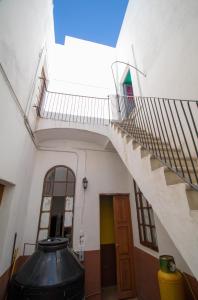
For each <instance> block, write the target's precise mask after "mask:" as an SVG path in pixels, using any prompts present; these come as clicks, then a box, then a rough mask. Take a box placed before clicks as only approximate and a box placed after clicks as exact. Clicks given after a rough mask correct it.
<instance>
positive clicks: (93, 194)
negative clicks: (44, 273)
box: [24, 140, 129, 250]
mask: <svg viewBox="0 0 198 300" xmlns="http://www.w3.org/2000/svg"><path fill="white" fill-rule="evenodd" d="M68 143H69V144H70V145H71V146H70V147H69V145H68ZM42 147H44V148H45V150H46V148H48V151H38V152H37V155H36V163H35V168H34V174H33V178H32V185H31V192H30V197H29V200H28V203H29V205H28V214H27V219H26V226H25V228H26V230H25V235H24V242H30V243H31V242H32V243H34V242H35V240H36V234H37V228H38V220H39V213H40V205H41V197H42V188H43V180H44V176H45V174H46V173H47V171H48V170H49V169H50V168H51V167H53V166H56V165H65V166H68V167H70V168H71V169H72V170H73V171H74V173H75V174H76V193H75V213H74V248H75V249H76V250H77V249H78V245H79V235H80V232H84V234H85V249H86V250H95V249H99V247H100V234H99V195H100V193H115V192H117V193H127V192H129V188H128V173H127V172H126V169H125V167H124V165H123V163H122V162H121V160H120V158H119V156H118V155H117V154H116V153H115V152H107V151H104V150H103V149H102V147H101V146H99V145H98V146H96V145H95V144H93V145H91V144H90V143H87V145H86V143H85V142H81V141H79V142H77V141H64V140H62V141H58V140H56V141H46V142H43V143H42ZM86 148H88V149H89V150H86ZM84 176H86V177H87V179H88V188H87V190H86V191H84V190H83V187H82V178H83V177H84Z"/></svg>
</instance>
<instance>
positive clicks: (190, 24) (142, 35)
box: [116, 0, 198, 99]
mask: <svg viewBox="0 0 198 300" xmlns="http://www.w3.org/2000/svg"><path fill="white" fill-rule="evenodd" d="M197 14H198V2H197V1H196V0H190V1H188V2H187V1H185V0H173V1H157V0H151V1H146V0H130V1H129V5H128V9H127V12H126V15H125V19H124V22H123V25H122V29H121V33H120V36H119V39H118V43H117V46H116V51H117V58H119V59H123V60H124V61H126V62H129V63H131V64H133V65H136V66H137V67H138V68H139V69H141V70H142V71H143V72H145V73H146V76H147V77H146V78H144V77H143V76H141V75H139V80H140V85H141V90H142V95H143V96H157V97H168V98H181V99H197V96H198V90H197V83H198V81H197V68H198V60H197V49H198V35H197V28H198V19H197ZM132 47H133V49H132ZM132 76H133V78H134V81H135V82H134V88H135V95H137V96H138V95H141V91H140V89H139V87H138V83H137V80H136V79H137V76H136V72H134V71H132Z"/></svg>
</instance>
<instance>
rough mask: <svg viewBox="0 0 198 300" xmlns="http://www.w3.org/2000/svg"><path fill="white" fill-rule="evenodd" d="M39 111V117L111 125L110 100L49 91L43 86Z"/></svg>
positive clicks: (40, 93)
mask: <svg viewBox="0 0 198 300" xmlns="http://www.w3.org/2000/svg"><path fill="white" fill-rule="evenodd" d="M39 98H40V100H39V101H38V102H39V103H38V105H37V106H36V107H37V113H38V115H39V117H41V118H45V119H53V120H59V121H65V122H73V123H82V124H94V125H109V124H110V100H109V98H96V97H89V96H81V95H71V94H65V93H58V92H52V91H48V90H47V89H46V87H45V86H41V91H40V92H39Z"/></svg>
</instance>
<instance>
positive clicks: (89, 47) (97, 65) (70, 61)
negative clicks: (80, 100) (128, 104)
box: [48, 36, 115, 98]
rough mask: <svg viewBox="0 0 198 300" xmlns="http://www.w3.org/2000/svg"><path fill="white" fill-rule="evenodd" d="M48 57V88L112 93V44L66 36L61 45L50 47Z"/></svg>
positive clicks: (99, 94) (97, 94)
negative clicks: (107, 44)
mask: <svg viewBox="0 0 198 300" xmlns="http://www.w3.org/2000/svg"><path fill="white" fill-rule="evenodd" d="M49 58H50V61H49V78H48V79H49V80H50V82H49V85H48V88H49V90H52V91H58V92H62V93H67V94H73V95H84V96H92V97H105V98H106V97H107V96H108V95H110V94H114V93H115V89H114V82H113V77H112V74H111V64H112V62H113V61H114V60H115V48H113V47H109V46H105V45H102V44H97V43H93V42H89V41H85V40H81V39H77V38H73V37H69V36H66V37H65V44H64V45H58V44H56V45H54V46H52V47H51V49H50V50H49Z"/></svg>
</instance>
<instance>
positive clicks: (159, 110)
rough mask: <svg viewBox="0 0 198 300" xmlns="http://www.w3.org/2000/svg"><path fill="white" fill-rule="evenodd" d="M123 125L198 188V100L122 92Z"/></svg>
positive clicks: (142, 144) (153, 152)
mask: <svg viewBox="0 0 198 300" xmlns="http://www.w3.org/2000/svg"><path fill="white" fill-rule="evenodd" d="M119 101H120V104H121V119H122V121H121V122H119V126H120V128H122V130H124V131H125V132H126V133H127V134H129V135H131V136H132V137H133V139H134V140H135V141H137V142H138V143H139V144H140V145H141V146H142V147H143V148H145V149H147V150H148V151H149V152H150V153H151V154H152V155H153V157H155V158H157V159H159V160H160V161H161V162H162V163H163V164H164V165H166V166H167V167H168V168H169V169H171V170H172V171H173V172H175V173H176V174H177V175H178V176H180V177H181V178H182V179H183V180H184V181H185V182H187V183H188V184H190V186H191V187H193V188H194V189H196V190H198V164H197V159H198V101H196V100H179V99H168V98H155V97H132V96H129V97H126V96H120V99H119Z"/></svg>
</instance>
